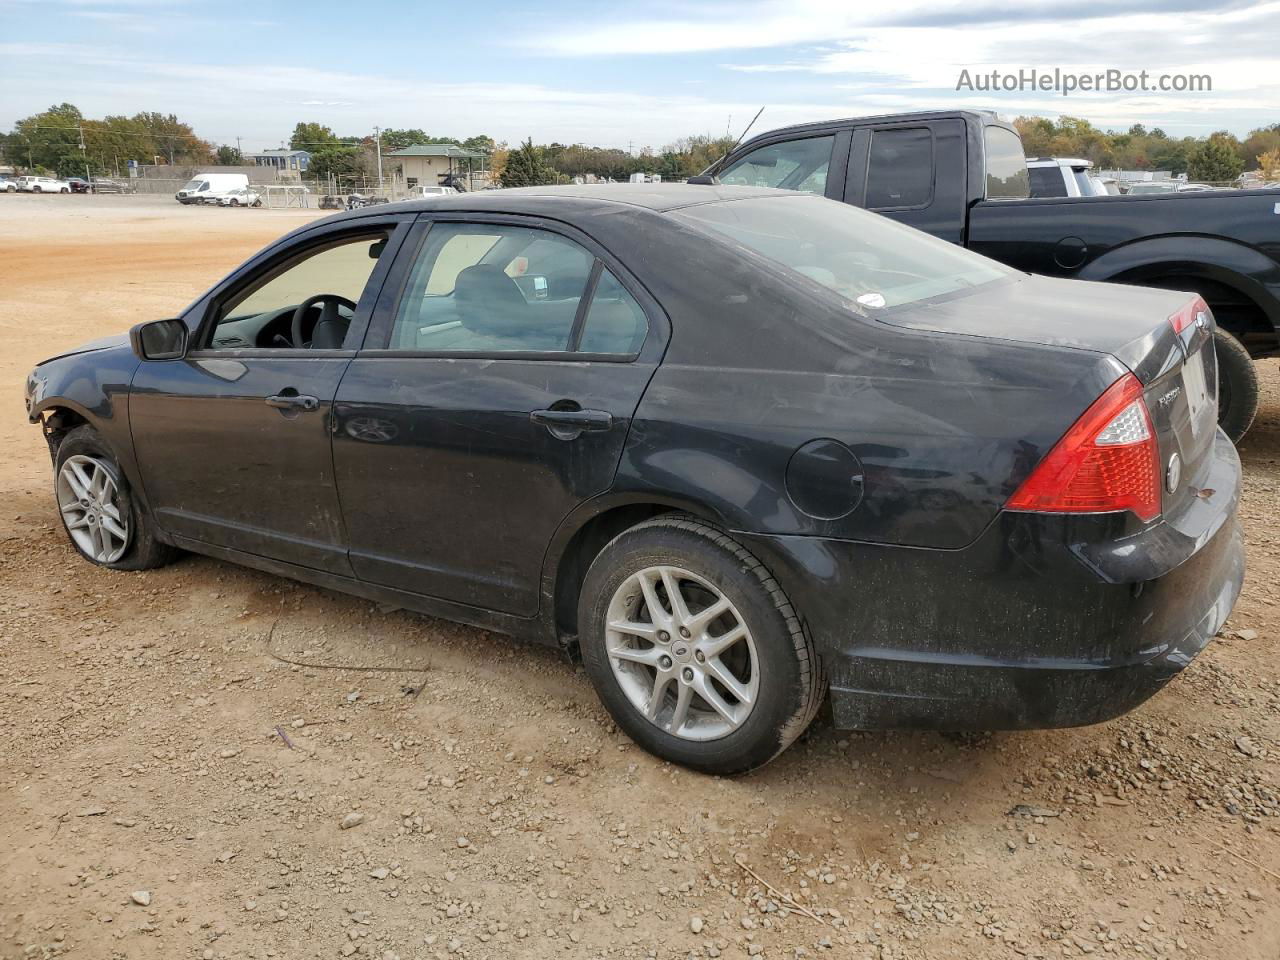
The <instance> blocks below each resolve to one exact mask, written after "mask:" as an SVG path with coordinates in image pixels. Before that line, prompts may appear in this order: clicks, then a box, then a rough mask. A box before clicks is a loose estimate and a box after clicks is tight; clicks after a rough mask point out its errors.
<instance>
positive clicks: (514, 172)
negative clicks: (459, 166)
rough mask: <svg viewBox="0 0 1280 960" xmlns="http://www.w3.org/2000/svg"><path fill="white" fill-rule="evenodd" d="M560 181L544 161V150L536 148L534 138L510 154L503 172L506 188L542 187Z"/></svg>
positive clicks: (553, 169) (556, 173) (503, 181)
mask: <svg viewBox="0 0 1280 960" xmlns="http://www.w3.org/2000/svg"><path fill="white" fill-rule="evenodd" d="M558 179H559V173H558V172H557V171H556V170H555V168H554V167H552V166H551V165H550V164H548V163H547V162H546V160H544V159H543V152H542V148H541V147H535V146H534V145H533V139H532V138H530V139H527V140H525V142H524V143H522V144H521V145H520V146H519V147H517V148H516V149H515V150H512V151H511V152H510V153H509V154H508V156H507V162H506V166H504V167H503V170H502V185H503V186H504V187H540V186H543V185H544V184H548V183H555V182H556V181H557V180H558Z"/></svg>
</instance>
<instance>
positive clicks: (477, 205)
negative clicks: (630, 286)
mask: <svg viewBox="0 0 1280 960" xmlns="http://www.w3.org/2000/svg"><path fill="white" fill-rule="evenodd" d="M796 196H804V194H798V193H796V191H794V190H773V189H767V188H764V187H737V186H725V185H723V184H718V185H715V186H711V185H701V184H686V183H597V184H584V185H582V186H577V185H573V186H557V187H514V188H507V189H504V190H482V191H477V192H473V193H458V194H444V195H437V196H433V197H431V198H430V199H426V198H423V199H420V200H419V199H413V200H400V201H397V202H396V204H395V205H394V206H395V209H396V211H397V212H399V211H418V212H422V213H428V212H432V211H441V210H444V211H449V212H455V211H457V212H475V213H516V214H521V213H523V214H531V215H538V216H547V215H548V204H547V201H548V200H558V201H564V202H565V211H566V213H569V212H572V213H574V214H577V215H582V214H586V213H588V212H590V211H591V210H593V209H594V210H596V211H600V210H603V209H609V208H619V207H633V208H640V209H644V210H649V211H653V212H655V213H666V212H668V211H671V210H678V209H680V208H681V207H690V206H694V205H695V204H700V203H716V202H718V201H723V200H745V199H748V198H750V197H796ZM386 212H387V209H386V207H381V206H378V207H366V208H364V209H362V210H358V211H355V214H357V215H365V216H371V215H377V214H378V213H386ZM344 216H349V215H348V214H338V215H337V216H335V217H334V218H333V219H338V218H340V217H344Z"/></svg>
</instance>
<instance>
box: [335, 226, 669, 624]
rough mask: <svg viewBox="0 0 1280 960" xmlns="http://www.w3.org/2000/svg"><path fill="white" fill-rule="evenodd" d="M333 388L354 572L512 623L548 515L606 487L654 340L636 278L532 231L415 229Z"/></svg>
mask: <svg viewBox="0 0 1280 960" xmlns="http://www.w3.org/2000/svg"><path fill="white" fill-rule="evenodd" d="M403 250H404V253H403V254H402V255H401V257H400V261H401V262H400V263H397V266H396V268H395V274H396V276H393V278H392V279H391V280H390V281H389V282H388V284H387V285H386V290H385V292H384V295H385V300H384V303H383V304H380V305H379V308H378V311H377V314H376V318H375V321H374V324H373V326H372V327H371V329H370V331H369V334H368V338H367V340H366V344H365V346H364V348H363V349H361V350H360V352H359V353H358V354H357V355H356V357H355V359H354V360H353V361H352V363H351V367H350V369H349V370H348V371H347V375H346V376H345V377H344V378H343V381H342V384H341V386H340V388H339V390H338V396H337V400H336V402H335V405H334V410H335V418H336V422H335V432H334V439H333V458H334V469H335V471H336V473H337V479H338V488H339V490H340V492H341V497H342V506H343V517H344V519H345V522H346V527H347V534H348V537H349V539H350V544H351V563H352V566H353V567H354V569H355V572H356V575H357V576H358V577H360V578H361V579H363V580H368V581H370V582H373V583H377V584H381V585H385V586H390V587H394V588H397V589H400V590H407V591H411V592H414V593H418V594H423V595H426V596H431V597H437V598H441V599H447V600H451V601H454V602H457V603H463V604H468V605H471V606H475V607H481V608H485V609H488V610H497V611H501V612H504V613H509V614H515V615H518V616H531V615H533V614H534V613H536V611H537V608H538V593H539V578H540V574H541V570H542V561H543V557H544V555H545V553H546V549H547V545H548V543H549V542H550V540H551V537H552V534H553V533H554V531H555V530H556V528H557V526H558V525H559V524H560V522H561V520H562V519H563V518H564V517H565V516H566V515H567V514H568V513H569V512H570V511H571V510H572V509H573V508H574V507H575V506H576V505H578V504H579V503H581V502H582V501H584V500H586V499H588V498H590V497H592V496H594V495H596V494H599V493H602V492H604V491H605V490H607V489H608V488H609V486H610V485H611V483H612V481H613V476H614V473H615V471H616V469H617V464H618V461H619V458H620V457H621V454H622V449H623V444H624V441H625V439H626V434H627V430H628V427H629V425H630V422H631V417H632V415H633V414H634V412H635V409H636V406H637V404H638V403H639V401H640V397H641V394H642V393H643V392H644V389H645V387H646V385H647V384H648V382H649V379H650V377H651V376H652V374H653V371H654V369H655V368H656V366H657V363H658V361H659V359H660V358H661V354H662V350H663V349H664V347H665V343H666V336H667V333H666V330H667V327H666V321H665V317H664V316H663V315H662V313H661V311H660V309H659V308H658V306H657V304H656V303H655V302H654V301H653V300H652V298H650V297H649V296H648V295H647V294H646V293H645V291H644V289H643V287H641V286H640V285H639V284H638V283H637V282H636V281H635V279H634V278H633V277H632V276H631V275H630V274H629V273H628V272H627V271H626V270H625V269H624V268H623V267H622V266H621V265H620V264H619V263H617V262H616V261H615V260H614V259H613V258H612V257H610V256H609V255H608V254H607V253H606V252H605V251H603V250H602V249H600V248H599V247H598V246H596V245H595V244H594V243H593V242H592V241H590V240H589V239H588V238H587V237H585V236H583V235H581V234H579V233H577V232H576V231H573V230H571V229H569V228H568V227H565V226H563V225H559V224H555V223H550V222H546V221H542V220H536V219H531V218H519V217H481V216H478V215H475V216H471V215H468V216H467V217H465V218H464V219H450V218H446V217H444V216H443V215H440V216H439V219H436V220H435V221H434V222H432V221H426V220H424V222H423V223H421V224H419V225H418V226H416V227H415V233H414V234H413V235H411V236H410V237H409V238H408V239H407V240H406V242H405V245H404V247H403Z"/></svg>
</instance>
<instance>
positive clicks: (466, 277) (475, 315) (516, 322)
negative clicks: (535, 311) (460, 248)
mask: <svg viewBox="0 0 1280 960" xmlns="http://www.w3.org/2000/svg"><path fill="white" fill-rule="evenodd" d="M453 297H454V301H455V303H457V306H458V319H459V320H461V321H462V325H463V326H464V327H465V328H466V329H468V330H471V331H473V332H475V333H482V334H487V335H489V336H511V335H513V334H519V333H521V332H524V331H525V328H526V327H527V326H528V323H529V318H528V303H527V301H526V300H525V298H524V294H523V293H521V292H520V287H519V286H517V285H516V282H515V281H514V280H512V279H511V278H510V277H508V276H507V275H506V274H505V273H503V271H502V268H501V267H496V266H494V265H493V264H490V263H477V264H476V265H475V266H472V267H467V268H466V269H465V270H463V271H462V272H461V273H459V274H458V279H457V281H456V282H455V283H454V287H453Z"/></svg>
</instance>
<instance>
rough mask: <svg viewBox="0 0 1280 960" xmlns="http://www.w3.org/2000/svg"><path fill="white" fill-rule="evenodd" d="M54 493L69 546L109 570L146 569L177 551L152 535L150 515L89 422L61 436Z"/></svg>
mask: <svg viewBox="0 0 1280 960" xmlns="http://www.w3.org/2000/svg"><path fill="white" fill-rule="evenodd" d="M54 493H55V495H56V497H57V502H58V512H59V514H60V515H61V516H62V525H63V527H64V528H65V529H66V531H67V536H68V537H69V538H70V539H71V544H72V546H74V547H75V548H76V550H77V551H79V553H80V555H81V556H82V557H84V558H85V559H86V560H88V561H90V562H91V563H96V564H98V565H99V566H103V567H110V568H111V569H113V570H148V569H151V568H152V567H159V566H163V565H164V564H166V563H169V562H170V561H171V560H173V559H174V557H175V556H176V555H177V551H176V550H175V549H174V548H172V547H170V546H168V545H166V544H163V543H161V542H160V541H159V540H157V539H156V537H155V534H154V527H153V526H152V523H151V518H150V517H148V516H147V515H146V513H145V512H144V511H143V510H142V509H141V506H140V505H139V503H138V501H137V498H136V497H134V496H133V491H132V490H131V489H130V487H129V481H128V480H127V479H125V476H124V474H123V473H122V472H121V470H120V466H119V464H118V463H117V462H116V459H115V457H114V456H113V455H112V453H111V450H110V448H109V447H108V446H107V444H106V442H105V441H104V440H103V439H102V436H101V434H99V433H98V431H97V430H95V429H93V427H90V426H88V425H84V426H79V427H76V428H75V429H74V430H72V431H71V432H69V433H68V434H67V435H66V436H65V437H63V438H62V442H61V443H60V444H59V445H58V453H57V456H56V458H55V469H54Z"/></svg>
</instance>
